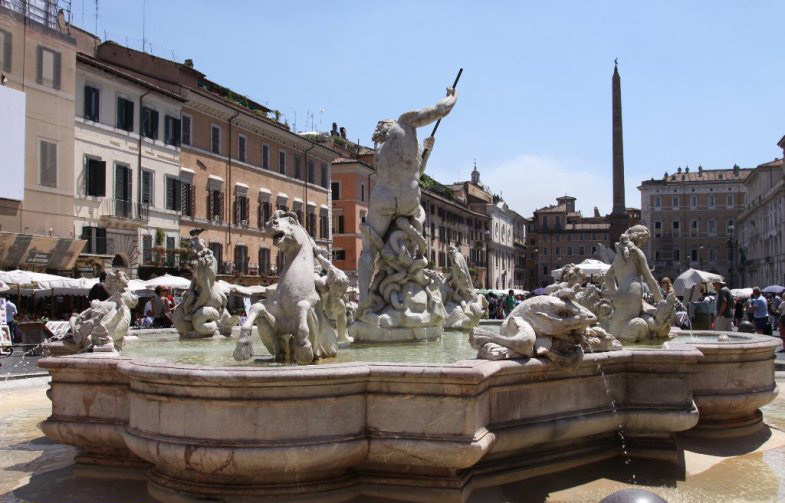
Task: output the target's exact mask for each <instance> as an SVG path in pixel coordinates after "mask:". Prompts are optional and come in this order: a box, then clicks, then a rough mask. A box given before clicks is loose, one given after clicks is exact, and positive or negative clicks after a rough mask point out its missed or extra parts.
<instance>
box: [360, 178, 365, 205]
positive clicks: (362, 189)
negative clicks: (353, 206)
mask: <svg viewBox="0 0 785 503" xmlns="http://www.w3.org/2000/svg"><path fill="white" fill-rule="evenodd" d="M360 201H362V202H365V184H364V183H361V184H360Z"/></svg>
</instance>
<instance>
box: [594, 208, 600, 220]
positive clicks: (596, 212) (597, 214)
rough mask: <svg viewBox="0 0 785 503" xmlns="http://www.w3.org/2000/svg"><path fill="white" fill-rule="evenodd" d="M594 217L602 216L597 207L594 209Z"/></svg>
mask: <svg viewBox="0 0 785 503" xmlns="http://www.w3.org/2000/svg"><path fill="white" fill-rule="evenodd" d="M594 216H595V217H600V216H602V215H600V209H599V208H598V207H596V206H595V207H594Z"/></svg>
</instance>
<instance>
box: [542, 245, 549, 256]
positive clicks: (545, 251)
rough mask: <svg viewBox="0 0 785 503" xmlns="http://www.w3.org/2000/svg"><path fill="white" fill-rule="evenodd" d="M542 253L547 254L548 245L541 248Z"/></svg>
mask: <svg viewBox="0 0 785 503" xmlns="http://www.w3.org/2000/svg"><path fill="white" fill-rule="evenodd" d="M542 254H543V255H544V256H545V255H548V247H547V246H546V247H545V248H543V249H542Z"/></svg>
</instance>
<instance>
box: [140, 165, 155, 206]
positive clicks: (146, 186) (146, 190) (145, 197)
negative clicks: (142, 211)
mask: <svg viewBox="0 0 785 503" xmlns="http://www.w3.org/2000/svg"><path fill="white" fill-rule="evenodd" d="M152 178H153V174H152V173H150V172H149V171H142V204H150V203H151V199H152V194H151V192H152V191H151V189H152V185H153V184H152V181H153V180H152Z"/></svg>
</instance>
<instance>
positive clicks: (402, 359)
mask: <svg viewBox="0 0 785 503" xmlns="http://www.w3.org/2000/svg"><path fill="white" fill-rule="evenodd" d="M488 328H490V329H492V330H493V329H495V330H498V327H488ZM236 342H237V339H236V338H234V337H232V338H226V337H223V336H216V337H212V338H208V339H182V340H181V339H180V338H179V336H178V335H177V333H175V332H173V331H161V332H152V333H151V332H147V333H144V334H142V335H140V336H139V338H138V340H127V341H126V343H125V346H124V347H123V351H122V354H123V356H139V357H156V358H163V359H165V360H168V361H171V362H175V363H185V364H191V365H209V366H236V365H275V364H273V363H270V362H269V361H265V360H267V359H266V358H264V357H265V356H268V357H269V352H268V351H267V350H266V349H265V347H264V345H262V342H261V341H260V340H259V337H257V336H256V335H254V337H253V349H254V357H255V358H258V360H249V361H244V362H237V361H235V360H234V358H232V352H233V351H234V346H235V344H236ZM475 356H477V350H475V349H473V348H472V347H471V346H470V345H469V335H468V334H467V333H465V332H453V331H445V332H444V334H443V335H442V337H441V338H440V339H439V340H436V341H430V342H425V341H421V342H400V343H377V344H374V343H353V344H351V345H350V346H349V347H348V348H341V349H339V351H338V355H337V356H336V357H335V358H326V359H324V360H320V361H319V362H318V363H322V364H326V363H349V362H388V363H413V364H427V365H439V364H448V363H455V362H457V361H461V360H470V359H472V358H474V357H475Z"/></svg>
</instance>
